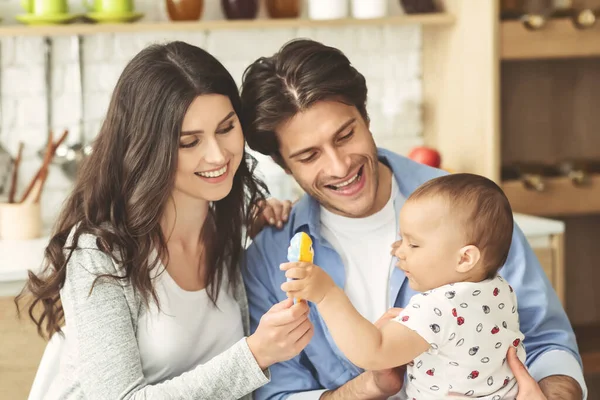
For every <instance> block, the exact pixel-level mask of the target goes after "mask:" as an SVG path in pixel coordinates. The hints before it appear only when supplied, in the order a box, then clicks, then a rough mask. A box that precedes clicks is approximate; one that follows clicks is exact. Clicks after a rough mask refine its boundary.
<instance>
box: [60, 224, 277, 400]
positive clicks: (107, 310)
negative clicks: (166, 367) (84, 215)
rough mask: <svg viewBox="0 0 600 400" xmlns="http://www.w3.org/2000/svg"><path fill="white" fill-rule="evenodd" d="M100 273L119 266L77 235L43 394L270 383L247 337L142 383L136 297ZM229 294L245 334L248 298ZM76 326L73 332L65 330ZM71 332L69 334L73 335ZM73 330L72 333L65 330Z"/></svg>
mask: <svg viewBox="0 0 600 400" xmlns="http://www.w3.org/2000/svg"><path fill="white" fill-rule="evenodd" d="M99 274H113V275H119V276H122V275H123V270H122V268H118V267H117V265H115V263H114V261H113V259H112V258H111V257H109V256H108V255H107V254H105V253H103V252H101V251H100V250H99V249H98V247H97V246H96V237H94V236H92V235H81V236H80V238H79V241H78V249H77V250H75V251H74V252H73V255H72V257H71V259H70V261H69V263H68V264H67V276H66V281H65V285H64V287H63V288H62V290H61V292H60V296H61V301H62V304H63V307H64V312H65V321H66V326H67V332H66V346H63V347H64V352H63V354H62V355H61V358H62V360H61V368H60V372H59V374H58V377H57V379H55V380H54V382H53V383H52V385H51V387H50V393H48V395H49V398H55V397H56V398H60V399H110V400H116V399H161V400H163V399H186V400H187V399H210V400H219V399H238V398H243V399H251V398H252V396H251V392H252V391H254V390H255V389H257V388H259V387H261V386H262V385H264V384H266V383H267V382H268V381H269V376H268V372H267V374H266V375H265V373H264V372H263V371H262V370H261V369H260V367H259V366H258V364H257V363H256V360H255V358H254V356H253V355H252V353H251V352H250V349H249V348H248V345H247V343H246V338H243V339H241V340H240V341H239V342H237V343H236V344H234V345H233V346H232V347H231V348H229V349H228V350H226V351H224V352H223V353H221V354H220V355H218V356H216V357H214V358H213V359H211V360H210V361H208V362H207V363H205V364H202V365H199V366H197V367H196V368H194V369H193V370H191V371H188V372H186V373H184V374H182V375H180V376H178V377H176V378H173V379H171V380H168V381H165V382H162V383H159V384H155V385H149V384H148V383H147V382H146V380H145V378H144V375H143V372H142V365H141V361H140V355H139V350H138V344H137V340H136V332H137V323H138V317H139V314H140V310H141V308H142V307H143V302H142V299H141V298H140V297H139V295H138V294H137V293H136V292H135V291H134V290H133V288H132V286H131V285H130V284H129V283H128V282H127V281H121V282H115V281H114V280H112V279H111V280H108V279H102V280H99V281H98V282H97V283H96V285H95V287H94V289H93V291H92V292H91V294H90V289H91V286H92V283H93V282H94V279H95V278H96V276H98V275H99ZM241 282H242V281H241V277H240V284H239V285H238V288H237V290H236V292H235V293H234V297H235V299H236V300H237V302H238V304H239V305H240V310H241V313H242V318H243V323H244V331H245V334H246V335H248V331H249V317H248V303H247V299H246V292H245V289H244V285H243V283H241ZM72 325H75V326H76V328H75V329H70V330H69V329H68V327H69V326H72ZM75 332H76V335H75V334H74V333H75ZM72 333H73V334H72Z"/></svg>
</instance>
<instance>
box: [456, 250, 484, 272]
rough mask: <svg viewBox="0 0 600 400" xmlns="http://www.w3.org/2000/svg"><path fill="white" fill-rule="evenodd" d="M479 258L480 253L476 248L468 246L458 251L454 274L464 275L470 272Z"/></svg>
mask: <svg viewBox="0 0 600 400" xmlns="http://www.w3.org/2000/svg"><path fill="white" fill-rule="evenodd" d="M480 258H481V252H480V251H479V248H478V247H477V246H473V245H468V246H465V247H463V248H461V249H460V251H459V260H458V264H457V265H456V272H460V273H463V274H464V273H466V272H469V271H471V270H472V269H473V268H474V267H475V265H477V263H478V262H479V259H480Z"/></svg>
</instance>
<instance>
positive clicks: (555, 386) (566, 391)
mask: <svg viewBox="0 0 600 400" xmlns="http://www.w3.org/2000/svg"><path fill="white" fill-rule="evenodd" d="M507 359H508V365H509V366H510V369H511V370H512V372H513V374H514V375H515V379H516V380H517V384H518V385H519V394H518V396H517V400H581V399H582V398H583V392H582V390H581V386H579V383H577V381H576V380H575V379H573V378H571V377H570V376H564V375H553V376H548V377H546V378H544V379H542V380H541V381H540V383H539V385H538V383H537V382H536V381H535V380H534V379H533V378H532V377H531V375H529V372H528V371H527V368H526V367H525V366H524V365H523V363H522V362H521V360H519V358H518V357H517V352H516V350H515V349H514V348H513V347H511V348H510V349H509V350H508V355H507Z"/></svg>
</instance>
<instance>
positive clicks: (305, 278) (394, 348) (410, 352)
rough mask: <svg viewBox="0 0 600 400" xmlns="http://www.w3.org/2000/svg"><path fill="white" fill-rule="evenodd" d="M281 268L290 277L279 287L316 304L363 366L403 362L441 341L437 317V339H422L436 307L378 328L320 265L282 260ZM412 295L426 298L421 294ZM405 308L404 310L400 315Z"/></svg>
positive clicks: (347, 350)
mask: <svg viewBox="0 0 600 400" xmlns="http://www.w3.org/2000/svg"><path fill="white" fill-rule="evenodd" d="M280 268H281V270H283V271H286V273H285V276H286V278H290V279H292V281H290V282H285V283H284V284H282V285H281V289H282V290H283V291H285V292H286V293H287V295H288V297H295V298H301V299H306V300H308V301H311V302H313V303H314V304H316V305H317V308H318V310H319V313H320V314H321V316H322V317H323V319H324V320H325V323H326V324H327V328H328V329H329V331H330V332H331V335H332V336H333V340H334V341H335V343H336V344H337V346H338V347H339V348H340V350H341V351H342V352H343V353H344V354H345V355H346V357H348V359H349V360H350V361H352V362H353V363H354V364H356V365H357V366H359V367H361V368H363V369H367V370H378V369H386V368H391V367H397V366H400V365H404V364H406V363H408V362H410V361H411V360H413V359H414V358H415V357H417V356H418V355H420V354H422V353H424V352H425V351H427V350H428V349H429V347H430V345H429V343H439V344H441V336H443V335H444V333H443V332H440V329H439V326H442V325H443V324H442V322H441V321H437V323H438V325H437V326H438V328H437V329H436V330H437V332H434V333H435V335H434V336H438V337H440V340H439V341H438V338H429V337H428V340H425V339H424V338H423V336H422V335H426V336H430V334H431V332H430V331H429V329H430V328H429V326H428V322H427V321H428V320H429V318H430V317H431V316H432V315H433V314H434V313H433V312H432V310H438V308H434V307H433V306H432V307H423V316H422V318H420V317H419V316H418V315H413V317H412V319H411V321H410V322H406V321H405V320H403V319H399V318H396V319H395V320H394V321H390V322H388V323H387V324H385V325H384V326H383V327H381V330H379V329H378V328H377V327H376V326H375V325H373V324H372V323H371V322H369V321H368V320H367V319H365V318H364V317H363V316H362V315H360V313H359V312H358V311H356V309H355V308H354V306H353V305H352V303H351V302H350V300H349V299H348V297H347V296H346V294H345V293H344V291H343V290H342V289H341V288H340V287H338V286H337V285H336V284H335V283H334V282H333V280H332V279H331V277H330V276H329V275H328V274H327V273H326V272H325V271H323V269H321V268H320V267H319V266H317V265H314V264H311V263H305V262H291V263H285V264H281V266H280ZM413 299H418V300H417V301H419V302H422V301H425V302H427V300H426V299H425V297H424V296H422V295H417V296H415V297H414V298H413ZM412 301H413V300H411V304H413V303H412ZM422 304H423V305H425V304H426V303H422ZM417 306H420V304H417V305H415V306H414V308H412V307H411V310H410V312H414V310H415V309H417ZM438 311H439V310H438ZM408 312H409V311H406V310H405V311H403V313H402V314H401V316H402V315H403V314H406V313H408ZM439 315H440V316H441V312H440V313H439ZM436 317H437V313H436ZM423 327H424V329H421V328H423ZM416 331H418V332H420V333H417V332H416ZM436 345H437V344H436Z"/></svg>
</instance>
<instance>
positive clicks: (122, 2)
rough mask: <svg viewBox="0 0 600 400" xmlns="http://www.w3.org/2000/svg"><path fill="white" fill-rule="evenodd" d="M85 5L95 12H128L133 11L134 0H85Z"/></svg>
mask: <svg viewBox="0 0 600 400" xmlns="http://www.w3.org/2000/svg"><path fill="white" fill-rule="evenodd" d="M83 4H84V5H85V7H86V8H87V9H88V10H89V11H90V12H94V13H104V14H128V13H131V12H133V8H134V7H133V0H83Z"/></svg>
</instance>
